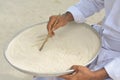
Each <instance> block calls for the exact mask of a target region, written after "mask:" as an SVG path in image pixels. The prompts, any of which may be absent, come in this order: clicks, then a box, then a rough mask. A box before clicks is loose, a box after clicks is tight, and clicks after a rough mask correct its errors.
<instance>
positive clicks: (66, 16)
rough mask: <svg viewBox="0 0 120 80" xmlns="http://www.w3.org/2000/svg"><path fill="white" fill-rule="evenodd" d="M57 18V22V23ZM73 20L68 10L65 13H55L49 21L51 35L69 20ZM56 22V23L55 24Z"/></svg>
mask: <svg viewBox="0 0 120 80" xmlns="http://www.w3.org/2000/svg"><path fill="white" fill-rule="evenodd" d="M56 20H57V23H56V24H55V22H56ZM70 21H73V17H72V14H71V13H69V12H67V13H65V14H63V15H53V16H51V17H50V18H49V22H48V25H47V30H48V34H49V35H50V36H53V35H54V31H55V30H56V29H58V28H60V27H62V26H64V25H66V24H67V23H68V22H70ZM54 24H55V25H54Z"/></svg>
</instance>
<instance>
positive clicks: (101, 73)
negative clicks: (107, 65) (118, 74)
mask: <svg viewBox="0 0 120 80" xmlns="http://www.w3.org/2000/svg"><path fill="white" fill-rule="evenodd" d="M93 74H94V76H93V80H104V79H106V78H108V77H109V76H108V74H107V72H106V71H105V69H104V68H103V69H101V70H97V71H94V72H93Z"/></svg>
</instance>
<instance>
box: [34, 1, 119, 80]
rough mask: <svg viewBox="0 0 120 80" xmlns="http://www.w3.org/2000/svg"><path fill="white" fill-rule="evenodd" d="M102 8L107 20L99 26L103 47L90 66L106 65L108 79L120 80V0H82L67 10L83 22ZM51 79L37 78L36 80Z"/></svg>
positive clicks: (47, 79) (95, 68)
mask: <svg viewBox="0 0 120 80" xmlns="http://www.w3.org/2000/svg"><path fill="white" fill-rule="evenodd" d="M102 8H105V12H106V14H105V20H104V22H103V24H102V25H101V26H102V28H99V29H98V28H97V29H98V32H99V33H100V35H101V38H102V48H101V51H100V53H99V55H98V57H97V59H96V60H95V61H93V63H92V64H91V65H90V66H89V68H90V69H91V70H98V69H101V68H103V67H104V68H105V70H106V71H107V73H108V75H109V77H110V78H109V79H106V80H120V0H80V2H79V3H77V4H76V5H74V6H72V7H70V8H69V9H68V10H67V11H68V12H70V13H72V15H73V17H74V21H75V22H77V23H82V22H84V21H85V18H87V17H89V16H91V15H93V14H94V13H95V12H98V11H100V10H101V9H102ZM94 28H96V25H95V26H94ZM51 79H52V78H44V79H43V78H36V79H35V80H51ZM52 80H58V78H54V79H52Z"/></svg>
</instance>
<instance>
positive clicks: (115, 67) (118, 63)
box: [104, 57, 120, 80]
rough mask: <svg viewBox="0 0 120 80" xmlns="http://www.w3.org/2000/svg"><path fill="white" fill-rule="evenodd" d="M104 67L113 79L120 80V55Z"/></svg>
mask: <svg viewBox="0 0 120 80" xmlns="http://www.w3.org/2000/svg"><path fill="white" fill-rule="evenodd" d="M104 68H105V70H106V71H107V73H108V75H109V76H110V77H111V78H112V79H113V80H120V57H118V58H115V59H114V60H113V61H111V62H110V63H108V64H107V65H106V66H105V67H104Z"/></svg>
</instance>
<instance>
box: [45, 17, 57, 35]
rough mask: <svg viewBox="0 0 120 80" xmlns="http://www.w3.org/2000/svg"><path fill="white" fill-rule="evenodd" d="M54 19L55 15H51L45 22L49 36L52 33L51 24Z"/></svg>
mask: <svg viewBox="0 0 120 80" xmlns="http://www.w3.org/2000/svg"><path fill="white" fill-rule="evenodd" d="M55 21H56V16H51V17H50V18H49V22H48V24H47V30H48V34H50V36H52V35H54V32H53V28H52V26H53V24H54V23H55Z"/></svg>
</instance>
